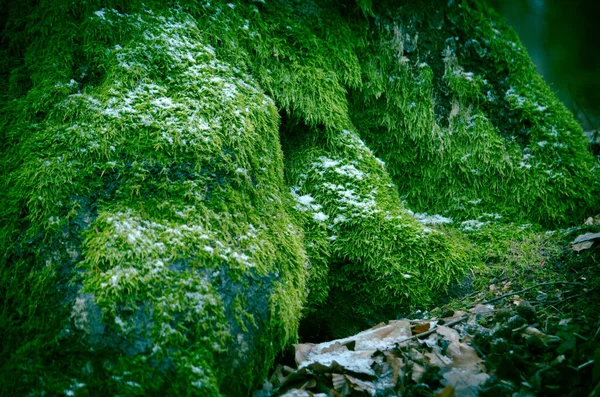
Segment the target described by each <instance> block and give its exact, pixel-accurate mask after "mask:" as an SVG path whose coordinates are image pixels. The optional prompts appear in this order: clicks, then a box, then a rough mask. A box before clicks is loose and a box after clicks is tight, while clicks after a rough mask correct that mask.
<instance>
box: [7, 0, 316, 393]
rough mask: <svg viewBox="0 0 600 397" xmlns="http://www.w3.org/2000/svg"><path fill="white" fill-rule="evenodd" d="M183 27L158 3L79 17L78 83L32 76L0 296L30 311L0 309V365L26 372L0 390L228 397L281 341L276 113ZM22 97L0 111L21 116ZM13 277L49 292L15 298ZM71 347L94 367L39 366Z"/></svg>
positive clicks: (292, 261)
mask: <svg viewBox="0 0 600 397" xmlns="http://www.w3.org/2000/svg"><path fill="white" fill-rule="evenodd" d="M48 7H51V6H49V5H48ZM57 7H58V8H59V9H60V8H61V7H59V6H57ZM55 11H58V10H55ZM198 23H199V22H196V20H195V19H194V18H192V17H191V16H190V15H189V14H186V13H185V12H183V11H181V10H177V9H173V10H167V9H164V10H163V9H161V8H160V7H154V9H153V10H151V9H147V10H146V9H136V6H135V5H132V6H131V8H130V9H129V10H127V12H125V11H124V10H121V11H117V10H115V9H96V10H95V11H94V12H90V13H89V14H88V15H87V16H85V17H82V21H81V25H80V27H79V28H80V29H82V30H85V31H86V32H87V33H86V34H85V42H84V43H83V45H82V47H81V48H79V50H82V51H84V53H85V54H86V56H87V57H89V58H91V60H92V62H93V65H90V66H88V67H92V68H95V69H94V70H93V71H89V70H88V72H87V73H93V74H94V75H95V78H94V82H93V83H92V82H90V83H88V84H84V83H83V82H82V81H80V80H79V79H78V80H75V79H74V78H73V77H71V76H72V75H71V74H67V75H66V77H65V78H64V79H59V78H58V77H57V76H56V74H54V75H51V76H45V77H46V78H45V79H44V80H43V84H42V83H36V82H34V86H35V87H36V88H35V89H39V90H40V93H43V95H41V94H40V95H41V96H40V97H39V98H36V100H38V101H39V102H40V103H43V104H44V106H45V107H46V108H45V110H44V111H45V112H47V113H46V115H45V117H43V119H42V120H40V121H39V122H36V123H33V122H29V123H27V122H25V121H23V120H18V121H16V122H14V123H13V124H12V125H11V127H12V130H11V133H13V134H15V135H16V134H17V132H16V131H18V133H19V134H20V138H19V142H17V143H15V145H14V146H13V147H11V148H10V155H11V156H12V157H11V158H10V159H9V160H7V162H9V161H15V162H17V163H18V167H15V169H14V171H12V172H9V173H7V174H5V175H4V176H3V177H4V180H3V181H4V183H5V184H6V185H8V186H11V188H10V189H9V191H8V192H7V193H6V199H5V201H4V203H3V204H6V205H3V210H2V219H3V221H5V222H6V223H7V224H8V225H14V226H13V230H14V232H13V231H12V230H11V229H10V228H9V229H7V230H6V232H5V233H3V244H2V245H3V247H11V248H9V249H8V252H9V256H8V258H7V257H6V256H5V261H6V262H5V265H3V280H7V281H8V283H7V284H5V285H4V286H3V287H4V288H5V290H6V294H5V296H8V297H9V298H10V301H11V302H12V301H23V303H16V304H15V305H14V306H12V307H11V309H13V310H14V309H15V308H18V307H19V306H20V305H23V306H25V307H27V308H28V309H29V310H30V311H31V310H34V311H35V312H36V315H35V316H31V313H26V312H19V311H18V310H17V311H16V312H15V311H12V312H8V313H4V316H3V325H5V326H6V329H8V330H9V334H8V337H7V341H8V343H7V345H6V347H5V348H4V349H5V351H4V352H3V353H4V354H5V355H7V354H11V355H12V356H13V357H12V359H11V361H10V362H9V363H8V364H7V367H5V368H4V369H3V371H2V372H3V375H4V376H8V371H9V370H10V368H14V366H16V365H21V364H22V363H24V362H25V361H24V360H28V359H29V358H28V356H30V355H33V356H34V357H36V359H37V360H39V362H40V364H39V367H37V368H36V367H32V366H27V368H26V370H25V371H22V372H21V375H20V376H19V377H17V378H15V379H13V382H10V383H7V385H10V386H7V387H16V385H15V383H14V382H19V383H20V382H23V383H22V384H21V385H20V386H19V387H23V388H32V389H33V390H37V391H38V392H40V393H41V392H42V390H46V391H47V392H51V393H57V392H62V390H65V389H68V383H69V382H67V380H68V379H71V378H72V379H76V380H77V382H79V383H81V384H84V386H81V387H80V388H81V389H85V390H87V391H88V392H89V393H91V394H93V393H95V391H94V390H96V391H98V388H100V387H101V385H102V383H103V380H102V379H111V381H110V382H109V383H108V385H107V387H108V389H107V390H104V391H105V392H107V391H108V390H112V392H113V393H115V394H116V393H119V394H126V395H143V394H147V393H156V392H161V391H168V392H169V393H170V394H173V393H176V394H200V395H211V396H213V395H217V394H219V390H221V392H226V393H228V394H232V395H233V394H244V390H247V388H249V387H251V386H252V385H253V384H254V383H255V382H256V381H259V380H260V379H261V377H262V376H263V375H264V374H265V371H266V370H267V369H268V364H267V363H268V362H270V361H271V360H272V359H273V357H274V354H275V353H276V351H278V350H279V349H280V348H281V347H282V346H284V345H286V344H287V343H289V342H290V341H293V340H294V339H295V338H296V329H297V324H298V319H299V316H300V309H301V304H302V302H303V300H304V283H305V273H306V267H305V257H304V251H303V247H302V245H301V240H300V236H301V234H300V233H299V231H298V230H297V229H296V227H295V226H294V224H293V223H292V222H291V218H290V217H289V215H288V212H287V210H286V209H285V207H284V206H283V203H282V201H281V197H284V196H285V195H287V194H288V193H287V189H286V188H284V187H283V186H284V185H283V174H282V168H283V167H282V156H281V151H280V147H279V143H278V123H277V122H278V115H277V110H276V108H275V107H274V104H273V101H272V100H271V99H270V98H268V97H267V96H265V95H264V94H263V93H262V91H261V90H260V89H259V88H258V86H257V84H256V83H255V81H254V80H253V79H252V78H251V77H250V76H249V75H247V74H246V73H244V72H243V71H242V68H243V65H238V66H236V64H231V63H228V62H227V61H226V60H221V59H219V58H218V57H217V56H216V54H215V50H214V48H213V47H212V46H211V45H210V44H208V43H207V42H206V41H205V40H204V39H203V35H202V33H201V32H202V30H201V28H200V27H199V25H198ZM61 33H62V32H61ZM50 36H52V34H51V33H50ZM36 44H37V42H36ZM53 50H57V49H56V48H53ZM42 53H43V54H44V55H46V56H47V55H48V54H46V53H44V52H43V51H42ZM59 53H61V52H60V49H59ZM53 61H56V59H55V58H53ZM48 62H50V61H48ZM66 66H69V65H66ZM240 66H241V67H242V68H241V67H240ZM68 69H69V71H71V69H73V68H72V67H68ZM54 79H58V83H56V80H54ZM35 89H32V91H30V93H28V95H27V97H24V98H21V99H20V102H17V103H15V104H12V106H14V107H15V108H17V110H18V108H19V107H25V108H26V107H29V106H32V100H31V98H29V96H33V95H34V94H35V93H34V92H33V91H34V90H35ZM51 93H54V94H52V95H54V96H52V97H50V96H49V95H51ZM35 95H37V94H35ZM34 106H37V105H34ZM21 213H25V214H26V215H25V217H24V218H21V217H20V216H19V215H20V214H21ZM265 214H269V215H268V216H265ZM78 223H79V224H80V225H79V227H78V228H74V226H75V224H78ZM38 236H39V237H38ZM31 239H33V241H34V242H35V243H34V244H33V247H32V244H31V243H30V241H31ZM48 241H51V242H53V241H54V242H55V243H54V244H53V245H57V247H52V244H48ZM66 256H70V258H68V259H67V258H65V257H66ZM27 279H30V280H31V282H32V284H33V285H34V287H33V288H34V291H33V292H37V291H38V290H39V291H46V290H47V291H51V292H46V293H42V294H41V297H40V298H41V300H40V301H39V302H36V301H32V300H31V299H28V298H27V297H26V296H25V295H23V292H29V291H19V290H18V285H17V283H20V282H23V281H26V280H27ZM13 280H14V281H13ZM57 286H58V287H59V288H57ZM34 296H35V295H34ZM46 297H51V298H52V299H51V300H49V301H45V299H44V298H46ZM56 309H59V310H58V311H55V310H56ZM11 323H12V324H11ZM15 324H19V325H18V326H15ZM18 331H24V332H22V333H21V332H18ZM259 334H260V335H262V336H260V337H258V336H257V335H259ZM77 340H80V341H82V342H84V345H85V346H88V348H89V349H91V351H101V352H102V353H101V355H102V356H103V357H104V359H103V361H102V362H100V363H97V364H91V365H92V368H93V369H92V370H90V371H88V372H90V373H84V372H82V371H81V368H82V367H85V365H81V361H79V360H77V361H75V362H74V363H73V364H72V365H67V366H66V367H64V368H60V370H58V369H57V372H54V371H51V370H50V371H47V370H46V368H45V367H46V365H47V364H44V363H45V362H46V360H48V359H53V358H54V357H57V356H61V355H62V354H65V353H63V352H65V351H69V350H70V349H72V348H73V347H72V346H73V344H74V343H76V342H75V341H77ZM267 340H268V342H269V343H268V344H266V341H267ZM40 349H44V350H45V351H44V353H42V354H39V353H34V352H35V351H36V350H40ZM80 349H81V348H79V349H78V350H80ZM83 350H84V351H85V348H83ZM86 356H87V357H89V356H90V351H88V352H87V354H86ZM92 356H93V355H92ZM67 357H69V355H68V354H67ZM221 359H226V360H228V363H227V364H226V363H224V362H222V361H221ZM93 361H94V362H96V361H97V358H95V359H94V360H93ZM98 367H99V368H98ZM40 370H42V371H43V373H44V376H45V377H47V380H45V381H42V380H38V377H39V375H40ZM92 374H93V375H92ZM230 376H240V379H241V381H240V382H237V383H236V382H234V383H231V382H228V383H225V380H226V379H227V378H229V377H230ZM78 390H79V389H78ZM79 392H81V393H83V392H84V391H79ZM79 392H78V393H79Z"/></svg>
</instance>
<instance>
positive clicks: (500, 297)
mask: <svg viewBox="0 0 600 397" xmlns="http://www.w3.org/2000/svg"><path fill="white" fill-rule="evenodd" d="M560 284H563V285H575V286H578V287H586V285H585V284H582V283H575V282H570V281H554V282H551V283H539V284H536V285H534V286H532V287H529V288H525V289H522V290H520V291H516V292H510V293H508V294H504V295H500V296H498V297H496V298H493V299H490V300H487V301H485V302H483V303H482V305H487V304H488V303H494V302H497V301H499V300H502V299H504V298H507V297H509V296H513V295H518V294H522V293H523V292H527V291H529V290H532V289H534V288H538V287H543V286H547V285H560ZM474 306H475V305H470V306H469V308H471V307H474Z"/></svg>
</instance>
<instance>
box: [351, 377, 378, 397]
mask: <svg viewBox="0 0 600 397" xmlns="http://www.w3.org/2000/svg"><path fill="white" fill-rule="evenodd" d="M344 377H345V378H346V380H347V381H348V383H350V386H351V387H352V390H354V391H358V392H363V393H367V394H369V395H371V396H373V395H375V393H376V392H377V387H375V385H374V384H373V383H371V382H367V381H364V380H360V379H358V378H355V377H353V376H351V375H344Z"/></svg>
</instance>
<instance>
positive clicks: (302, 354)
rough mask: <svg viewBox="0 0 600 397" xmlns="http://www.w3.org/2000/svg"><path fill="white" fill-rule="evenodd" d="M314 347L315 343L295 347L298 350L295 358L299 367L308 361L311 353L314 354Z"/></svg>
mask: <svg viewBox="0 0 600 397" xmlns="http://www.w3.org/2000/svg"><path fill="white" fill-rule="evenodd" d="M314 347H315V344H314V343H301V344H297V345H294V348H295V349H296V354H295V357H294V358H295V359H296V365H297V366H300V364H302V363H303V362H304V361H306V360H307V358H308V355H309V354H310V352H312V350H313V348H314Z"/></svg>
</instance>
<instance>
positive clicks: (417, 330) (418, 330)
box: [411, 323, 431, 335]
mask: <svg viewBox="0 0 600 397" xmlns="http://www.w3.org/2000/svg"><path fill="white" fill-rule="evenodd" d="M430 328H431V324H430V323H423V324H417V325H414V326H412V327H411V331H412V333H413V335H419V334H422V333H423V332H427V331H429V329H430Z"/></svg>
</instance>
